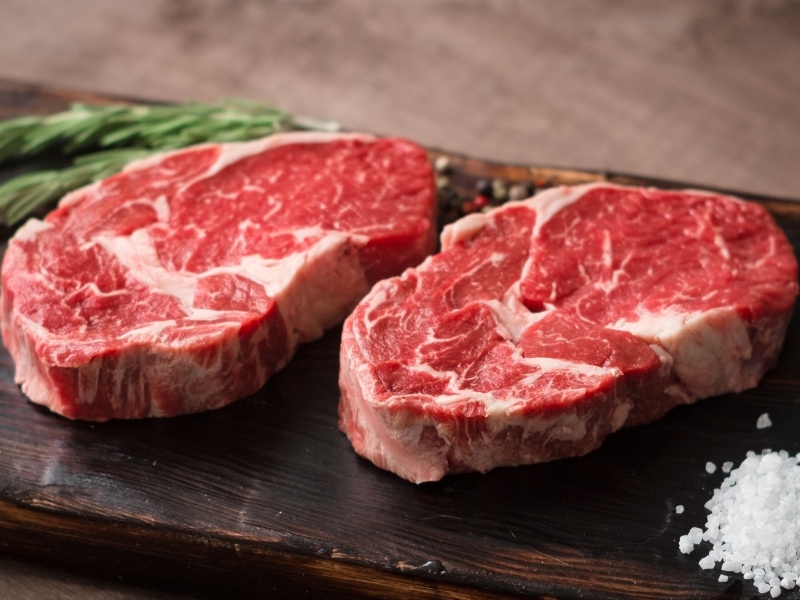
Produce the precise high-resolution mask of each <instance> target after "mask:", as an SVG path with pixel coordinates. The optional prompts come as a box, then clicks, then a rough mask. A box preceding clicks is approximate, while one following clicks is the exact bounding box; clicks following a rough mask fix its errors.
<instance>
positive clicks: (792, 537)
mask: <svg viewBox="0 0 800 600" xmlns="http://www.w3.org/2000/svg"><path fill="white" fill-rule="evenodd" d="M799 460H800V454H798V455H796V456H793V455H789V453H788V452H785V451H783V450H782V451H780V452H772V451H771V450H764V451H763V452H762V453H761V454H756V453H755V452H748V453H747V458H746V459H745V460H744V461H743V462H742V464H741V465H740V466H739V467H738V468H736V469H730V468H729V469H727V470H726V467H728V464H729V463H724V464H723V472H728V471H729V472H730V474H729V475H728V477H726V478H725V480H724V481H723V482H722V484H721V486H720V487H719V488H718V489H716V490H714V494H713V496H712V498H711V500H709V501H708V502H707V503H706V505H705V506H706V508H707V509H708V510H709V511H710V514H709V515H708V517H707V521H706V530H705V531H703V530H702V529H700V528H698V527H693V528H692V529H691V530H690V531H689V533H688V534H687V535H684V536H681V538H680V540H679V543H678V547H679V548H680V550H681V552H683V553H685V554H689V553H690V552H692V551H693V550H694V547H695V545H696V544H698V543H700V541H707V542H710V543H711V544H712V548H711V552H709V553H708V555H707V556H705V557H703V558H702V559H701V560H700V561H699V564H700V566H701V567H702V568H703V569H711V568H714V566H715V565H716V564H717V563H718V562H721V563H722V564H721V567H720V568H721V570H723V571H728V572H733V573H742V575H743V577H744V579H747V580H751V581H752V582H753V585H754V586H755V587H756V589H757V590H758V591H759V593H761V594H766V593H767V592H769V594H770V595H771V596H772V597H773V598H777V597H778V596H779V595H780V594H781V590H782V589H786V590H789V589H793V588H794V587H795V585H796V582H797V580H798V573H800V464H798V461H799ZM709 465H711V466H713V463H708V464H707V465H706V470H707V471H708V472H709V473H712V472H713V470H715V469H716V467H714V469H712V470H711V471H709ZM720 581H722V579H721V578H720Z"/></svg>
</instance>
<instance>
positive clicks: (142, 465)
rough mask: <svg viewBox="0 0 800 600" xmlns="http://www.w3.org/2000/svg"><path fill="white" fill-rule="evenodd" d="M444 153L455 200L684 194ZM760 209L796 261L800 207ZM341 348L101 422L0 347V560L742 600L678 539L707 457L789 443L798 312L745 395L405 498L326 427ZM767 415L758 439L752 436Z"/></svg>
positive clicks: (207, 581)
mask: <svg viewBox="0 0 800 600" xmlns="http://www.w3.org/2000/svg"><path fill="white" fill-rule="evenodd" d="M76 97H77V96H76V95H75V94H73V93H69V92H60V91H52V90H46V89H41V88H36V87H32V86H16V85H15V84H14V83H13V82H0V107H2V108H0V114H4V115H6V116H8V115H11V114H21V113H24V112H28V111H27V108H26V107H28V106H30V107H34V108H35V110H40V111H45V110H59V109H60V108H62V107H63V106H65V105H66V104H67V103H68V102H69V101H70V100H71V99H73V98H76ZM20 99H23V100H24V101H22V100H20ZM3 111H5V112H3ZM440 154H442V152H441V151H436V150H432V151H431V155H432V157H435V156H438V155H440ZM445 154H447V156H448V159H449V160H450V162H451V165H452V169H453V173H452V182H453V186H454V188H456V190H457V192H458V193H459V194H461V195H462V196H464V197H467V196H469V195H470V194H474V192H475V184H476V181H477V180H478V179H481V178H492V177H502V178H505V179H509V180H511V181H521V180H525V179H533V180H540V179H543V180H544V179H547V180H549V181H550V182H551V183H553V184H557V183H575V182H580V181H595V180H610V181H621V180H624V181H629V182H634V183H641V184H654V183H659V184H660V185H665V186H675V185H681V184H676V183H674V182H654V181H653V180H648V179H643V178H635V177H628V176H623V175H617V174H609V173H591V172H585V171H581V170H563V169H548V168H544V167H541V168H540V167H525V166H514V165H500V164H495V163H488V162H484V161H477V160H474V159H470V158H468V157H462V156H458V155H455V154H452V153H445ZM0 177H2V172H0ZM626 177H628V179H625V178H626ZM758 200H760V201H762V202H765V203H766V204H767V205H768V206H769V207H770V208H771V209H772V210H773V212H774V213H775V214H776V217H777V219H778V221H779V223H780V224H781V225H782V226H783V227H784V229H785V230H786V231H787V233H788V235H789V237H790V239H791V240H792V243H793V244H794V247H795V250H796V251H797V250H798V248H800V205H796V204H793V203H790V202H785V201H782V200H780V199H774V200H773V199H765V198H759V199H758ZM339 335H340V332H339V330H338V329H334V330H332V331H330V332H328V333H327V334H326V335H325V336H324V337H323V338H321V339H320V340H318V341H316V342H314V343H311V344H308V345H306V346H304V347H302V348H301V350H300V351H299V353H298V354H297V356H296V357H295V359H294V360H293V361H292V362H291V363H290V364H289V365H288V367H287V368H286V369H285V370H283V371H282V372H280V373H278V374H277V375H276V376H274V377H273V378H272V379H271V380H270V381H269V382H268V383H267V385H266V386H264V388H263V389H262V390H260V391H259V392H258V393H257V394H255V395H254V396H252V397H251V398H247V399H245V400H242V401H240V402H237V403H235V404H234V405H232V406H230V407H228V408H225V409H223V410H219V411H216V412H212V413H206V414H200V415H191V416H186V417H180V418H175V419H167V420H148V421H139V422H111V423H103V424H95V423H80V422H71V421H67V420H65V419H63V418H61V417H58V416H56V415H53V414H51V413H49V412H47V411H45V410H44V409H41V408H39V407H36V406H34V405H32V404H30V403H28V402H27V401H26V399H25V398H24V396H23V395H22V394H21V393H20V391H19V390H18V388H17V387H16V386H15V385H14V383H13V364H12V362H11V360H10V358H9V356H8V354H7V352H6V351H5V349H4V348H2V349H0V550H2V551H4V552H7V553H11V554H13V555H16V556H24V557H33V558H36V559H39V560H44V561H54V562H58V563H60V564H68V565H73V566H75V567H79V568H83V569H91V570H92V572H93V573H95V574H106V575H113V576H119V575H124V576H125V577H126V579H128V580H130V578H135V579H136V580H147V581H155V582H158V583H159V584H161V585H168V586H170V587H172V588H173V589H174V588H175V587H177V588H178V589H187V590H190V591H199V590H208V589H211V590H215V591H217V592H218V593H222V592H228V593H235V594H236V595H237V596H238V597H264V596H265V595H269V593H280V594H283V595H289V594H300V593H302V594H304V595H307V596H310V597H333V596H337V595H338V596H341V597H353V596H360V597H374V598H390V599H391V598H398V599H399V598H408V597H416V598H434V597H436V598H503V597H534V598H536V597H540V598H545V597H547V598H595V599H606V598H637V599H645V598H653V599H656V598H659V599H661V598H663V599H666V598H685V599H694V598H701V597H711V596H717V595H719V596H720V597H723V595H725V594H729V595H731V596H736V595H738V594H741V590H742V587H741V583H740V582H737V581H736V579H735V578H731V581H729V582H728V583H726V584H722V583H718V582H717V576H718V573H717V572H714V571H702V570H701V569H699V567H698V566H697V561H698V560H699V558H700V554H699V553H695V554H693V555H691V556H685V555H683V554H681V553H680V552H679V551H678V547H677V539H678V537H679V536H680V535H682V534H684V533H686V532H688V530H689V528H690V527H693V526H702V525H703V523H704V521H705V519H704V516H705V509H704V508H703V504H704V503H705V501H706V500H707V499H708V498H710V496H711V492H712V490H713V488H714V487H716V486H718V485H719V483H720V482H721V480H722V477H723V475H722V474H721V473H720V472H719V471H717V473H716V474H715V475H709V474H708V473H706V472H705V469H704V465H705V463H706V461H708V460H711V461H714V462H715V463H717V464H721V463H722V462H724V461H727V460H731V461H735V462H738V461H741V460H742V459H743V458H744V456H745V453H746V451H747V450H751V449H753V450H760V449H762V448H766V447H769V448H772V449H785V450H788V451H789V452H798V451H800V440H798V439H797V436H796V431H797V428H798V427H799V426H800V410H799V409H798V406H797V404H798V402H800V400H798V397H800V394H798V390H800V369H798V366H800V324H798V322H797V320H796V319H795V321H794V322H793V323H792V325H791V328H790V332H789V337H788V340H787V344H786V347H785V349H784V352H783V354H782V357H781V360H780V363H779V365H778V366H777V367H776V368H775V369H774V370H773V371H772V372H770V373H769V374H768V375H767V377H766V378H765V380H764V382H763V383H762V385H760V386H759V387H758V388H757V389H755V390H751V391H749V392H746V393H744V394H741V395H727V396H723V397H719V398H713V399H710V400H707V401H704V402H701V403H699V404H697V405H695V406H691V407H681V408H678V409H676V410H674V411H673V412H671V413H670V414H668V415H667V416H666V417H665V418H664V419H662V420H661V421H659V422H657V423H654V424H652V425H648V426H645V427H639V428H634V429H630V430H625V431H622V432H619V433H617V434H614V435H613V436H611V437H610V438H609V439H608V440H607V441H606V443H605V444H604V446H603V447H602V448H601V449H600V450H598V451H596V452H593V453H592V454H590V455H588V456H586V457H582V458H575V459H567V460H562V461H557V462H554V463H548V464H544V465H536V466H530V467H520V468H508V469H498V470H496V471H493V472H491V473H489V474H487V475H478V474H474V475H461V476H451V477H448V478H445V480H443V481H441V482H437V483H431V484H423V485H419V486H415V485H412V484H410V483H408V482H406V481H403V480H401V479H399V478H397V477H395V476H394V475H391V474H389V473H386V472H384V471H381V470H379V469H377V468H375V467H374V466H373V465H371V464H370V463H368V462H366V461H364V460H362V459H360V458H358V457H357V456H356V455H355V454H354V453H353V451H352V449H351V448H350V445H349V443H348V441H347V439H346V438H345V437H344V436H343V435H342V434H341V433H340V432H339V431H338V429H337V402H338V387H337V376H338V346H339ZM763 412H769V413H770V415H771V417H772V421H773V423H774V425H773V426H772V427H771V428H769V429H765V430H758V429H756V427H755V423H756V419H757V418H758V416H759V415H760V414H761V413H763ZM678 504H682V505H684V506H685V507H686V511H685V512H684V513H683V514H682V515H677V514H676V513H675V510H674V508H675V506H676V505H678ZM748 585H749V584H748Z"/></svg>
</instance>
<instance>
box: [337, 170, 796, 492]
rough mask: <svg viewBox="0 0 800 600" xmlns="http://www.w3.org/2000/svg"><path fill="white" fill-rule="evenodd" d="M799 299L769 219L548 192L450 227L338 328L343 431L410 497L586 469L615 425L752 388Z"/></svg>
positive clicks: (666, 198)
mask: <svg viewBox="0 0 800 600" xmlns="http://www.w3.org/2000/svg"><path fill="white" fill-rule="evenodd" d="M796 294H797V264H796V261H795V257H794V254H793V252H792V249H791V247H790V245H789V243H788V241H787V239H786V237H785V235H784V234H783V232H782V231H781V230H780V229H779V228H778V227H777V226H776V225H775V223H774V221H773V220H772V218H771V216H770V215H769V214H768V213H767V211H766V210H764V209H763V208H762V207H761V206H759V205H756V204H752V203H748V202H744V201H741V200H738V199H734V198H731V197H726V196H721V195H715V194H710V193H704V192H694V191H687V192H673V191H658V190H653V189H638V188H628V187H621V186H612V185H606V184H591V185H587V186H578V187H574V188H569V187H564V188H554V189H551V190H547V191H544V192H542V193H540V194H539V195H537V196H535V197H534V198H532V199H529V200H526V201H523V202H520V203H509V204H507V205H505V206H503V207H501V208H498V209H495V210H493V211H491V212H490V213H488V214H476V215H470V216H467V217H465V218H463V219H461V220H460V221H457V222H456V223H454V224H453V225H451V226H448V227H447V228H445V230H444V232H443V234H442V252H441V253H440V254H438V255H435V256H432V257H430V258H428V259H427V260H426V261H425V262H424V263H423V264H422V265H420V266H419V267H418V268H416V269H410V270H408V271H406V272H405V273H404V274H403V275H402V277H395V278H391V279H387V280H384V281H381V282H379V283H378V284H377V285H375V286H374V288H373V289H372V291H371V292H370V293H369V294H368V295H367V297H366V298H364V300H363V301H362V302H361V303H360V304H359V305H358V306H357V307H356V309H355V311H354V312H353V314H352V315H351V316H350V317H348V319H347V320H346V321H345V325H344V331H343V338H342V348H341V373H340V387H341V403H340V408H339V414H340V422H339V424H340V428H341V429H342V430H343V431H344V432H345V433H346V434H347V435H348V437H349V438H350V441H351V442H352V444H353V446H354V448H355V450H356V451H357V452H358V453H359V454H361V455H362V456H364V457H366V458H368V459H370V460H372V461H373V462H374V463H375V464H377V465H378V466H380V467H382V468H384V469H388V470H390V471H393V472H395V473H397V474H398V475H400V476H401V477H404V478H406V479H409V480H411V481H414V482H422V481H430V480H437V479H439V478H441V477H442V476H443V475H445V474H446V473H453V472H463V471H473V470H475V471H482V472H485V471H487V470H489V469H491V468H493V467H496V466H501V465H518V464H526V463H534V462H540V461H546V460H552V459H556V458H561V457H567V456H576V455H581V454H584V453H586V452H589V451H590V450H593V449H595V448H597V447H598V446H599V445H600V444H601V442H602V440H603V439H604V437H605V436H606V435H608V434H609V433H611V432H613V431H615V430H617V429H619V428H620V427H622V426H624V425H635V424H640V423H646V422H648V421H652V420H653V419H656V418H658V417H660V416H662V415H663V414H664V413H665V412H666V411H668V410H670V409H671V408H673V407H674V406H676V405H679V404H688V403H691V402H694V401H695V400H697V399H699V398H705V397H708V396H712V395H717V394H722V393H724V392H729V391H741V390H743V389H745V388H749V387H752V386H755V385H756V384H757V383H758V381H759V379H760V378H761V376H762V375H763V373H764V372H765V371H766V370H767V369H769V368H770V367H771V366H773V365H774V363H775V361H776V358H777V355H778V353H779V350H780V347H781V344H782V341H783V337H784V335H785V331H786V327H787V325H788V321H789V317H790V313H791V311H792V307H793V304H794V300H795V296H796Z"/></svg>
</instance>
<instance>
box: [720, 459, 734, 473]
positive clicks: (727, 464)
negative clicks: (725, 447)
mask: <svg viewBox="0 0 800 600" xmlns="http://www.w3.org/2000/svg"><path fill="white" fill-rule="evenodd" d="M732 468H733V463H732V462H731V461H727V462H724V463H722V472H723V473H730V472H731V469H732Z"/></svg>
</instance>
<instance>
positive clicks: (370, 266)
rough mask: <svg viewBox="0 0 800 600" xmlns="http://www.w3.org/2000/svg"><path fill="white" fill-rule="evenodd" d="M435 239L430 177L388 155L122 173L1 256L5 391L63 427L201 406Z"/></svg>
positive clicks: (305, 143)
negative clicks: (13, 386)
mask: <svg viewBox="0 0 800 600" xmlns="http://www.w3.org/2000/svg"><path fill="white" fill-rule="evenodd" d="M435 232H436V226H435V184H434V177H433V172H432V169H431V167H430V164H429V162H428V160H427V156H426V153H425V152H424V150H422V149H421V148H420V147H418V146H417V145H415V144H413V143H411V142H408V141H405V140H400V139H376V138H373V137H371V136H367V135H361V134H321V133H287V134H278V135H273V136H270V137H268V138H264V139H261V140H256V141H252V142H245V143H233V144H206V145H201V146H195V147H191V148H187V149H183V150H179V151H174V152H169V153H165V154H161V155H157V156H154V157H150V158H147V159H144V160H142V161H138V162H135V163H132V164H131V165H129V166H128V167H126V169H125V170H124V171H123V172H122V173H120V174H118V175H115V176H113V177H110V178H109V179H107V180H104V181H101V182H98V183H96V184H93V185H91V186H88V187H86V188H83V189H81V190H77V191H75V192H73V193H71V194H69V195H67V196H66V197H65V198H63V199H62V201H61V202H60V203H59V207H58V208H57V209H56V210H54V211H53V212H52V213H51V214H49V215H48V216H47V217H46V218H45V219H44V220H43V221H39V220H35V219H33V220H30V221H29V222H28V223H26V224H25V225H24V226H23V227H21V228H20V229H19V230H18V232H17V233H16V235H15V236H14V237H13V238H12V239H11V240H10V242H9V247H8V250H7V252H6V255H5V258H4V261H3V269H2V279H3V296H2V333H3V338H4V340H5V344H6V346H7V348H8V350H9V352H10V353H11V356H12V357H13V359H14V361H15V364H16V375H15V380H16V382H17V383H19V384H21V386H22V390H23V392H24V393H25V394H26V395H27V396H28V397H29V398H30V399H31V400H32V401H33V402H36V403H39V404H42V405H44V406H47V407H49V408H50V409H51V410H53V411H55V412H57V413H60V414H62V415H64V416H66V417H69V418H73V419H86V420H98V421H100V420H107V419H111V418H140V417H149V416H172V415H178V414H184V413H192V412H198V411H203V410H209V409H213V408H219V407H221V406H224V405H226V404H229V403H230V402H232V401H234V400H236V399H238V398H241V397H244V396H247V395H250V394H252V393H253V392H255V391H256V390H258V389H259V388H260V387H261V386H262V385H263V384H264V382H265V381H266V379H267V378H268V377H269V376H270V375H271V374H273V373H274V372H275V371H277V370H278V369H280V368H281V367H283V366H284V365H285V364H286V363H287V361H288V360H289V359H290V357H291V356H292V354H293V353H294V351H295V350H296V348H297V346H298V344H300V343H303V342H306V341H309V340H312V339H314V338H316V337H319V336H320V335H321V334H322V332H323V331H324V330H325V329H326V328H329V327H331V326H333V325H334V324H337V323H339V322H340V321H341V320H342V319H344V317H345V316H346V315H347V314H348V313H349V312H350V310H352V308H353V306H354V305H355V304H356V303H357V302H358V300H359V299H360V298H361V297H362V296H363V295H364V294H365V293H366V292H367V291H368V290H369V287H370V286H371V285H372V284H373V283H375V282H376V281H377V280H379V279H381V278H382V277H386V276H389V275H394V274H397V273H400V272H401V271H402V270H403V269H405V268H406V267H408V266H411V265H415V264H418V263H419V262H420V261H421V260H422V259H423V258H424V257H425V256H427V255H428V254H430V253H431V252H432V251H433V250H434V248H435V243H436V233H435Z"/></svg>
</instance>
